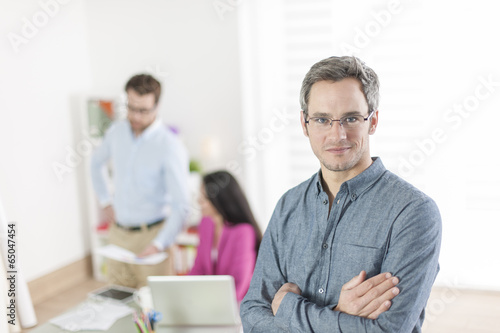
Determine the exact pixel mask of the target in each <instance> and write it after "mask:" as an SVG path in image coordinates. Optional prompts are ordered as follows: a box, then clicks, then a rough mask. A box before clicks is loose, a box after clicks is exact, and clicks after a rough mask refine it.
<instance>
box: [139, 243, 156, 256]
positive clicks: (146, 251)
mask: <svg viewBox="0 0 500 333" xmlns="http://www.w3.org/2000/svg"><path fill="white" fill-rule="evenodd" d="M159 252H160V250H158V248H157V247H156V246H154V245H153V244H150V245H148V246H147V247H146V248H145V249H144V251H142V252H141V253H139V254H138V255H137V257H139V258H142V257H146V256H149V255H152V254H155V253H159Z"/></svg>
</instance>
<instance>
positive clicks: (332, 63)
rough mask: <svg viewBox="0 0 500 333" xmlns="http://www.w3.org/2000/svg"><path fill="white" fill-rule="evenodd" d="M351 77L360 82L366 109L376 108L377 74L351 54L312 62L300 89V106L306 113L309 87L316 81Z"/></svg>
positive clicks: (377, 98) (377, 97)
mask: <svg viewBox="0 0 500 333" xmlns="http://www.w3.org/2000/svg"><path fill="white" fill-rule="evenodd" d="M348 77H352V78H355V79H357V80H358V81H360V82H361V86H362V89H363V93H364V95H365V98H366V102H367V104H368V108H369V110H368V111H374V110H377V109H378V102H379V98H380V95H379V86H380V83H379V81H378V77H377V74H376V73H375V72H374V71H373V69H371V68H370V67H368V66H366V65H365V63H364V62H362V61H361V60H360V59H358V58H356V57H353V56H344V57H330V58H326V59H323V60H321V61H320V62H317V63H316V64H314V65H313V66H312V67H311V69H310V70H309V72H307V74H306V76H305V78H304V81H302V88H301V89H300V107H301V108H302V111H304V112H305V113H306V114H307V111H308V110H307V107H308V104H309V95H310V93H311V87H312V86H313V84H315V83H316V82H318V81H333V82H337V81H340V80H342V79H345V78H348Z"/></svg>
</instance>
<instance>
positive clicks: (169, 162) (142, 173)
mask: <svg viewBox="0 0 500 333" xmlns="http://www.w3.org/2000/svg"><path fill="white" fill-rule="evenodd" d="M108 161H111V170H112V187H113V191H112V192H113V193H114V194H113V196H112V195H111V191H110V189H109V188H108V185H107V184H108V182H109V181H107V178H108V177H107V168H106V166H107V163H108ZM91 175H92V183H93V185H94V189H95V191H96V194H97V197H98V199H99V202H100V204H101V205H102V206H105V205H107V204H112V205H113V208H114V210H115V215H116V221H117V222H118V223H119V224H120V225H123V226H127V227H135V226H140V225H141V224H149V223H152V222H155V221H158V220H161V219H163V218H167V220H166V223H165V225H164V227H163V229H162V230H161V231H160V233H159V234H158V236H157V237H156V239H155V240H154V243H155V245H156V246H158V247H159V248H160V249H163V248H165V247H168V246H169V245H171V244H172V243H173V242H174V240H175V237H176V236H177V234H178V233H179V231H180V230H181V229H182V226H183V222H184V220H185V219H186V216H187V213H188V210H189V203H190V201H189V188H188V186H189V183H188V182H189V178H188V175H189V160H188V154H187V152H186V149H185V148H184V146H183V145H182V144H181V142H180V141H179V139H178V138H177V136H176V135H175V134H174V133H173V132H172V131H170V130H169V129H168V128H167V127H166V126H165V125H164V124H162V122H161V121H160V120H159V119H157V120H155V121H154V122H153V123H152V124H151V125H150V126H148V128H146V129H145V130H144V132H143V133H142V134H141V135H139V136H138V137H135V136H134V134H133V132H132V128H131V126H130V123H129V122H128V121H127V120H123V121H118V122H115V123H114V124H113V125H112V126H111V127H110V128H109V129H108V131H107V132H106V134H105V136H104V139H103V142H102V144H101V146H99V147H98V148H97V149H96V150H95V151H94V153H93V155H92V162H91Z"/></svg>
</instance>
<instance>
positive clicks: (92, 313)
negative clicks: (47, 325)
mask: <svg viewBox="0 0 500 333" xmlns="http://www.w3.org/2000/svg"><path fill="white" fill-rule="evenodd" d="M133 312H134V309H133V308H131V307H129V306H127V305H125V304H120V303H117V302H110V301H104V302H102V301H101V302H98V301H92V300H88V301H86V302H84V303H82V304H81V305H80V306H79V307H78V308H76V309H75V310H73V311H70V312H68V313H65V314H63V315H61V316H59V317H56V318H54V319H52V320H51V321H50V322H51V323H52V324H55V325H57V326H59V327H61V328H62V329H64V330H66V331H70V332H77V331H82V330H97V331H98V330H102V331H107V330H109V329H110V328H111V326H113V324H114V323H115V322H116V321H117V320H118V319H120V318H122V317H125V316H126V315H128V314H131V313H133Z"/></svg>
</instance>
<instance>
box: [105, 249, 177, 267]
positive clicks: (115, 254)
mask: <svg viewBox="0 0 500 333" xmlns="http://www.w3.org/2000/svg"><path fill="white" fill-rule="evenodd" d="M97 253H98V254H100V255H102V256H104V257H107V258H110V259H114V260H117V261H123V262H126V263H129V264H136V265H156V264H158V263H160V262H162V261H163V260H165V258H167V253H166V252H160V253H155V254H152V255H149V256H147V257H142V258H139V257H137V256H136V255H135V254H134V253H133V252H131V251H129V250H126V249H124V248H123V247H120V246H116V245H114V244H109V245H106V246H103V247H101V248H99V249H97Z"/></svg>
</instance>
